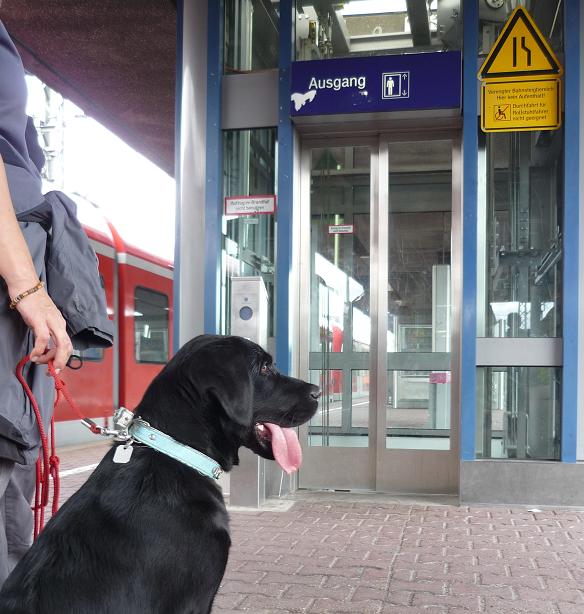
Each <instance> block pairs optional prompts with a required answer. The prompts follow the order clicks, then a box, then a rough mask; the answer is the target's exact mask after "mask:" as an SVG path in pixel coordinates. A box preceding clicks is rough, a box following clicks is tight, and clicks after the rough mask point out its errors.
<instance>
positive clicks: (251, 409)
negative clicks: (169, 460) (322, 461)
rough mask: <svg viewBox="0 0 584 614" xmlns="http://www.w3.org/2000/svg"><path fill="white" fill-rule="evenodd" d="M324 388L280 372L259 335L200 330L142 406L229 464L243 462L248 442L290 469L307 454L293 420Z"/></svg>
mask: <svg viewBox="0 0 584 614" xmlns="http://www.w3.org/2000/svg"><path fill="white" fill-rule="evenodd" d="M319 395H320V391H319V389H318V387H317V386H314V385H312V384H308V383H307V382H304V381H301V380H298V379H294V378H291V377H287V376H285V375H282V374H280V373H278V371H277V370H276V369H275V367H274V365H273V362H272V357H271V356H270V355H269V354H268V353H267V352H266V351H264V350H263V349H262V348H261V347H260V346H259V345H257V344H256V343H253V342H251V341H249V340H247V339H244V338H242V337H223V336H217V335H201V336H199V337H196V338H195V339H193V340H191V341H189V342H188V343H186V344H185V345H184V346H183V347H182V348H181V349H180V350H179V351H178V352H177V354H176V355H175V356H174V357H173V358H172V360H171V361H170V362H169V363H168V365H167V366H166V367H165V368H164V369H163V371H162V372H161V373H160V374H159V375H158V377H157V378H155V380H154V381H153V382H152V384H151V386H150V388H149V389H148V391H147V392H146V394H145V395H144V399H143V401H142V403H141V404H140V406H139V407H138V408H137V409H136V412H137V413H140V414H141V415H142V416H143V417H144V418H145V419H146V420H148V421H149V422H150V423H151V424H152V425H153V426H157V425H158V426H157V428H160V429H161V430H163V431H165V432H167V433H168V434H169V435H172V436H173V437H175V438H176V439H178V440H179V441H182V442H183V443H186V444H188V445H194V446H195V447H197V448H198V449H200V450H201V451H203V452H205V453H206V454H208V455H209V456H211V457H212V458H215V460H217V461H218V462H219V463H220V464H221V465H222V466H223V468H224V469H227V470H228V469H229V468H231V465H232V464H234V463H235V464H236V463H237V462H238V457H237V450H238V448H239V447H240V446H242V445H244V446H246V447H248V448H250V449H251V450H252V451H254V452H255V453H256V454H259V455H260V456H263V457H264V458H268V459H275V460H276V461H277V462H278V464H279V465H280V466H281V467H282V469H284V470H285V471H286V472H288V473H290V472H291V471H294V470H296V469H298V467H299V465H300V462H301V450H300V445H299V443H298V437H297V436H296V432H295V431H294V430H293V428H292V427H296V426H299V425H301V424H303V423H305V422H307V421H308V420H310V418H311V417H312V416H313V415H314V413H315V412H316V409H317V406H318V397H319ZM165 400H170V402H165ZM154 404H156V407H158V408H159V409H154V407H155V405H154ZM161 404H162V405H163V406H164V407H160V405H161ZM177 422H180V424H177ZM202 448H204V449H202Z"/></svg>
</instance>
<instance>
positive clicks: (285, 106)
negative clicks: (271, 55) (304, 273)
mask: <svg viewBox="0 0 584 614" xmlns="http://www.w3.org/2000/svg"><path fill="white" fill-rule="evenodd" d="M293 9H294V7H293V2H292V0H281V2H280V55H279V85H278V178H277V186H278V217H277V229H276V250H277V252H276V306H275V307H276V365H277V366H278V369H279V370H280V371H281V372H282V373H290V370H291V366H292V365H291V362H292V357H291V341H292V339H291V329H290V324H291V323H290V283H291V279H290V272H291V270H292V206H293V202H294V200H293V196H294V194H293V166H294V130H293V126H292V122H291V120H290V68H291V64H292V59H293V54H294V37H293V33H294V27H293Z"/></svg>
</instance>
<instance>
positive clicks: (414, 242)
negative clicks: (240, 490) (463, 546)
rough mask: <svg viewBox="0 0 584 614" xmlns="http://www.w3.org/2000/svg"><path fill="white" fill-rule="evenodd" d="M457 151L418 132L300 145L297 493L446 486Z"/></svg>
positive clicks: (450, 485)
mask: <svg viewBox="0 0 584 614" xmlns="http://www.w3.org/2000/svg"><path fill="white" fill-rule="evenodd" d="M454 152H456V153H454ZM457 156H458V149H457V146H455V143H454V141H453V139H452V138H447V137H442V138H434V139H428V138H425V139H422V137H416V135H408V136H407V139H406V138H404V137H403V136H402V138H398V137H395V138H387V139H383V138H376V139H375V140H370V141H357V142H351V141H346V142H345V141H334V142H332V143H325V144H322V143H318V142H315V143H314V144H307V145H306V146H305V147H304V149H303V156H302V169H301V219H302V222H301V224H302V244H301V252H302V256H303V257H302V261H301V267H300V268H301V280H300V288H301V305H300V309H301V328H302V329H303V333H302V339H301V346H300V348H301V351H300V354H301V356H300V361H301V362H300V370H301V376H304V377H308V378H310V380H311V381H312V382H313V383H316V384H318V385H319V386H320V387H321V389H322V391H323V394H322V397H321V402H320V407H319V410H318V412H317V414H316V415H315V417H314V418H313V419H312V421H311V422H310V423H309V424H308V425H307V426H305V427H304V428H303V429H301V435H302V440H303V441H302V443H303V449H304V453H305V460H304V464H303V469H302V471H301V473H300V479H299V485H300V487H305V488H341V489H371V490H386V491H392V490H393V491H402V492H421V491H427V492H452V491H453V490H454V489H456V487H457V484H458V481H457V466H458V463H457V460H458V459H457V445H458V438H457V429H456V425H457V422H458V409H457V402H458V399H457V394H456V386H453V384H455V382H456V377H457V369H456V366H455V361H456V356H454V360H453V355H452V349H453V335H454V334H455V332H456V329H457V327H456V325H455V317H456V313H457V310H456V309H455V307H454V303H455V302H456V301H457V300H458V298H457V297H456V286H457V277H456V276H457V275H458V274H459V273H458V270H459V263H458V260H457V258H458V256H457V253H458V252H457V247H456V245H457V240H458V239H457V237H458V236H459V233H458V228H459V226H460V223H459V221H460V203H459V194H460V189H459V188H460V186H459V185H458V187H457V188H456V189H455V188H454V186H455V182H457V181H459V180H460V174H459V164H458V163H457V162H456V161H455V160H454V158H455V157H457ZM457 165H458V166H457ZM455 167H456V171H455ZM457 233H458V234H457ZM453 425H454V427H453Z"/></svg>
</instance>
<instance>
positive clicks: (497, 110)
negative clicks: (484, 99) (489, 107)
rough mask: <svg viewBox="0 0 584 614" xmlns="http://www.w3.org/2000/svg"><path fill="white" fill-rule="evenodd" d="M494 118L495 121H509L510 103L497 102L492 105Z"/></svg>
mask: <svg viewBox="0 0 584 614" xmlns="http://www.w3.org/2000/svg"><path fill="white" fill-rule="evenodd" d="M493 113H494V119H495V121H497V122H508V121H511V105H510V104H497V105H495V106H494V107H493Z"/></svg>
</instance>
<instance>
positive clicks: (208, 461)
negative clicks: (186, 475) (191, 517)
mask: <svg viewBox="0 0 584 614" xmlns="http://www.w3.org/2000/svg"><path fill="white" fill-rule="evenodd" d="M128 433H129V435H130V437H131V438H132V439H133V440H134V441H138V442H140V443H143V444H144V445H146V446H148V447H150V448H153V449H154V450H157V451H158V452H162V454H166V456H170V457H171V458H174V460H177V461H179V462H180V463H183V465H187V467H190V468H191V469H194V470H195V471H198V472H199V473H200V474H201V475H206V476H207V477H210V478H213V479H214V480H218V479H219V476H220V475H221V473H222V472H223V470H222V469H221V466H220V465H219V464H218V463H216V462H215V461H214V460H213V459H212V458H209V457H208V456H207V455H205V454H203V453H202V452H199V451H198V450H194V449H193V448H190V447H189V446H185V444H183V443H180V442H178V441H176V439H173V438H172V437H170V436H169V435H166V434H165V433H163V432H162V431H159V430H158V429H155V428H154V427H152V426H150V425H149V424H148V422H146V421H144V420H141V419H140V418H136V419H135V420H133V422H132V424H131V425H130V428H129V429H128Z"/></svg>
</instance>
